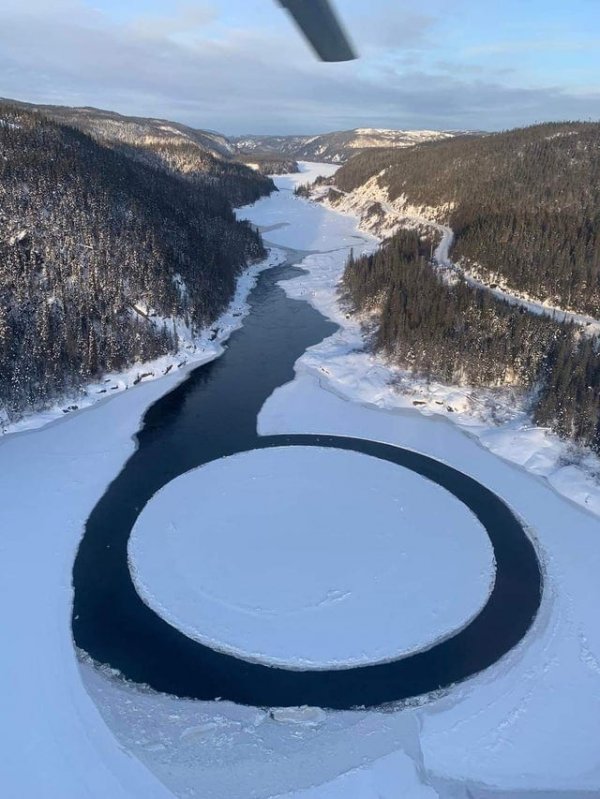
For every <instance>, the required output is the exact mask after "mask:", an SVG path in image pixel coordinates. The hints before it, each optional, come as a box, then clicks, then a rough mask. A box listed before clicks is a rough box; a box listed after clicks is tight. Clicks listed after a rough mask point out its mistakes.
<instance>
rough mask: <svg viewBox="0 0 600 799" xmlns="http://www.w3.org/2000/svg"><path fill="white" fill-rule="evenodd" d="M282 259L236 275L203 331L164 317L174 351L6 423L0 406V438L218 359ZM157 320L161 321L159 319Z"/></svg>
mask: <svg viewBox="0 0 600 799" xmlns="http://www.w3.org/2000/svg"><path fill="white" fill-rule="evenodd" d="M284 258H285V254H284V253H283V252H282V251H281V250H278V249H273V250H271V251H269V253H268V255H267V257H266V258H265V259H264V260H263V261H260V262H259V263H256V264H253V265H251V266H249V267H248V268H247V269H246V270H245V271H244V272H243V273H242V274H241V275H240V277H239V278H238V281H237V286H236V291H235V295H234V297H233V299H232V301H231V303H230V304H229V306H228V307H227V309H226V310H225V311H224V312H223V313H222V314H221V316H220V317H219V318H218V319H216V320H215V322H214V324H212V325H210V326H209V327H207V328H205V329H204V330H201V331H199V332H198V333H194V332H193V331H192V330H190V328H189V327H187V326H186V325H185V324H183V322H181V321H177V320H173V319H169V320H165V321H167V322H168V324H169V326H170V327H172V326H173V325H175V329H176V330H177V336H178V340H179V348H178V350H177V352H174V353H170V354H168V355H163V356H161V357H160V358H155V359H154V360H152V361H143V362H139V363H134V364H132V365H131V366H130V367H129V368H128V369H125V370H123V371H122V372H114V373H109V374H106V375H104V377H103V378H102V379H101V380H100V381H99V382H97V383H89V384H88V385H87V386H85V388H84V389H82V390H81V391H79V392H77V393H76V394H73V395H72V396H70V397H64V398H62V399H61V400H60V401H57V402H55V403H54V404H53V405H51V406H49V407H48V408H46V409H44V410H42V411H36V412H31V413H26V414H24V416H23V417H22V418H21V419H19V420H18V421H13V422H8V421H7V420H6V419H5V417H4V414H3V412H2V409H0V439H1V438H2V436H3V435H8V434H11V433H19V432H23V431H25V430H36V429H39V428H40V427H45V426H46V425H47V424H49V423H51V422H54V421H56V420H58V419H62V418H63V417H64V416H66V415H72V414H73V413H77V412H78V411H81V410H85V409H86V408H90V407H92V406H93V405H96V404H97V403H99V402H102V401H104V400H106V399H108V398H112V397H114V396H116V395H118V394H120V393H121V392H122V391H128V390H129V389H134V388H137V387H138V386H139V385H140V384H141V383H150V382H152V381H153V380H159V379H160V378H162V377H165V376H166V375H169V374H171V373H172V372H173V371H178V370H179V371H182V370H183V374H186V373H187V372H188V371H189V369H187V367H196V366H200V365H201V364H203V363H208V361H212V360H214V359H215V358H218V357H219V355H220V354H221V353H222V352H223V346H222V345H223V342H225V341H227V339H228V338H229V336H230V335H231V334H232V333H233V331H234V330H237V329H238V328H239V327H240V325H241V323H242V321H243V318H244V316H245V315H246V313H247V312H248V306H247V304H246V298H247V297H248V294H249V293H250V290H251V289H252V287H253V286H254V284H255V283H256V278H257V277H258V275H259V274H260V273H261V272H262V271H263V270H264V269H269V268H270V267H272V266H275V265H276V264H278V263H281V262H282V261H283V260H284ZM160 323H161V324H162V320H160Z"/></svg>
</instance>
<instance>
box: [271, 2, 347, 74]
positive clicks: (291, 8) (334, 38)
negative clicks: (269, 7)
mask: <svg viewBox="0 0 600 799" xmlns="http://www.w3.org/2000/svg"><path fill="white" fill-rule="evenodd" d="M278 2H279V5H281V6H283V8H285V9H286V10H287V11H288V12H289V13H290V14H291V16H292V17H293V18H294V21H295V22H296V24H297V25H298V27H299V28H300V30H301V31H302V33H303V34H304V36H305V37H306V38H307V39H308V42H309V43H310V45H311V46H312V48H313V50H314V51H315V52H316V54H317V55H318V56H319V58H320V59H321V60H322V61H352V60H353V59H355V58H356V53H355V52H354V50H353V48H352V45H351V44H350V41H349V39H348V36H347V35H346V33H345V31H344V29H343V28H342V26H341V24H340V22H339V20H338V18H337V17H336V14H335V12H334V10H333V8H332V7H331V4H330V3H329V0H278Z"/></svg>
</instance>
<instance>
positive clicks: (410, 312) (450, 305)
mask: <svg viewBox="0 0 600 799" xmlns="http://www.w3.org/2000/svg"><path fill="white" fill-rule="evenodd" d="M429 253H430V244H429V242H424V241H423V240H422V238H421V237H420V235H419V234H418V233H417V232H415V231H408V230H402V231H400V232H399V233H397V234H396V235H395V236H394V237H393V238H392V239H391V240H390V241H388V242H387V243H386V244H385V245H383V246H382V247H381V248H380V249H379V250H378V251H377V252H376V253H374V254H372V255H368V256H363V257H361V258H358V259H355V258H353V257H352V258H351V259H350V260H349V262H348V264H347V266H346V271H345V275H344V289H345V292H346V295H347V299H348V301H349V302H350V303H351V305H352V306H353V308H354V310H355V311H358V312H366V311H368V312H369V313H370V314H374V316H375V319H376V330H375V333H374V337H373V346H374V349H375V350H376V351H380V352H383V353H385V355H386V356H387V357H389V358H391V359H392V360H394V362H396V363H397V364H399V365H400V366H402V367H405V368H409V369H413V370H414V371H415V372H417V373H419V374H421V375H424V376H426V377H431V378H434V379H438V380H442V381H446V382H454V383H463V384H470V385H476V386H501V385H506V384H510V385H516V386H520V387H522V388H524V389H534V388H535V389H536V390H535V391H534V392H532V394H533V396H534V408H533V414H534V419H535V421H536V422H537V423H538V424H540V425H543V426H549V427H551V428H552V429H554V430H555V431H556V432H558V433H559V434H560V435H561V436H563V437H565V438H572V439H574V440H576V441H578V442H579V443H582V444H584V445H588V446H591V447H592V448H593V449H594V450H595V451H596V452H599V453H600V355H599V352H598V341H597V339H595V338H592V337H589V336H585V335H584V334H582V332H581V330H580V329H579V328H577V327H575V326H573V325H568V324H559V323H557V322H556V321H554V320H552V319H551V318H549V317H546V316H536V315H534V314H530V313H528V312H527V311H525V310H523V309H522V308H519V307H517V306H514V305H509V304H508V303H506V302H503V301H502V300H499V299H496V298H495V297H493V296H492V295H490V293H489V292H486V291H484V290H481V289H477V288H473V287H472V286H469V285H467V284H466V282H465V281H464V280H462V279H456V280H454V281H453V282H451V283H449V282H447V280H445V279H444V278H443V277H442V276H441V275H440V273H439V272H438V271H437V270H436V269H435V267H433V266H432V265H431V264H430V263H429V261H428V260H427V256H428V255H429Z"/></svg>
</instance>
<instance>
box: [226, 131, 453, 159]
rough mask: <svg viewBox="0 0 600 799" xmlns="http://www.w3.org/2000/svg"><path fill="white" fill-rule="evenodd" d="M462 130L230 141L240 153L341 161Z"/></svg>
mask: <svg viewBox="0 0 600 799" xmlns="http://www.w3.org/2000/svg"><path fill="white" fill-rule="evenodd" d="M465 133H466V132H464V131H448V130H441V131H439V130H390V129H386V128H355V129H354V130H344V131H335V132H333V133H323V134H320V135H316V136H254V135H248V136H237V137H232V138H231V140H230V141H231V144H232V145H233V146H234V147H235V148H236V149H237V151H238V152H240V153H244V154H249V153H252V152H253V151H255V150H258V151H260V152H263V153H281V154H283V155H287V156H291V157H293V158H297V159H300V160H305V161H324V162H327V163H334V164H341V163H344V162H346V161H347V160H348V159H349V158H352V156H354V155H357V154H358V153H361V152H364V151H365V150H371V149H374V148H381V147H386V148H390V147H391V148H405V147H412V146H414V145H417V144H424V143H426V142H433V141H441V140H444V139H451V138H453V137H454V136H457V135H460V134H463V135H465Z"/></svg>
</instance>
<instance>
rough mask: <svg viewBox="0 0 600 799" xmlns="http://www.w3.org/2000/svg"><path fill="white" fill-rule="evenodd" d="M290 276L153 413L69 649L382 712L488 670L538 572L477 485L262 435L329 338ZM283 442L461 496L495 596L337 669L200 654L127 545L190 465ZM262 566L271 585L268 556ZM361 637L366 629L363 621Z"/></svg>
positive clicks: (277, 697)
mask: <svg viewBox="0 0 600 799" xmlns="http://www.w3.org/2000/svg"><path fill="white" fill-rule="evenodd" d="M297 274H298V270H297V269H296V268H294V267H291V266H283V267H277V268H275V269H272V270H268V271H266V272H263V273H262V275H261V276H260V278H259V281H258V284H257V286H256V288H255V289H254V290H253V291H252V293H251V295H250V306H251V312H250V314H249V315H248V317H247V318H246V319H245V321H244V325H243V327H242V328H241V329H240V330H238V331H237V332H236V333H234V334H233V335H232V336H231V338H230V340H229V343H228V345H227V349H226V352H225V353H224V355H223V356H222V357H221V358H219V359H217V360H216V361H213V362H211V363H209V364H207V365H205V366H201V367H199V368H197V369H196V370H195V371H193V372H192V373H191V375H190V376H189V377H188V379H187V380H185V382H183V383H182V384H181V385H180V386H179V387H178V388H176V389H174V390H173V391H172V392H171V393H169V394H167V395H166V396H165V397H163V398H162V399H160V400H158V401H157V402H156V403H155V404H154V405H152V406H151V407H150V408H149V410H148V411H147V413H146V415H145V417H144V420H143V425H142V428H141V429H140V431H139V433H138V434H137V443H138V448H137V450H136V452H135V453H134V454H133V455H132V456H131V458H130V459H129V460H128V462H127V463H126V464H125V466H124V467H123V470H122V471H121V473H120V474H119V475H118V476H117V478H116V479H115V480H114V481H113V483H112V484H111V485H110V486H109V488H108V489H107V491H106V493H105V494H104V496H103V497H102V498H101V499H100V501H99V502H98V504H97V505H96V507H95V508H94V511H93V512H92V514H91V516H90V518H89V520H88V522H87V525H86V529H85V535H84V537H83V539H82V542H81V545H80V548H79V551H78V554H77V558H76V561H75V564H74V569H73V583H74V588H75V598H74V607H73V620H72V624H73V635H74V640H75V643H76V645H77V646H78V647H80V648H81V649H83V650H84V651H85V652H87V653H88V654H89V655H90V656H91V657H92V658H93V659H94V660H95V661H97V662H98V663H102V664H107V665H109V666H111V667H112V668H115V669H118V670H119V671H120V672H121V673H122V674H123V676H124V677H126V678H127V679H128V680H131V681H134V682H136V683H140V684H144V685H148V686H150V687H151V688H153V689H155V690H157V691H161V692H164V693H169V694H173V695H176V696H180V697H188V698H196V699H207V700H208V699H215V698H217V697H221V698H222V699H227V700H231V701H234V702H238V703H242V704H247V705H256V706H262V707H275V706H277V707H279V706H290V705H294V706H295V705H304V704H306V705H314V706H320V707H328V708H353V707H358V706H377V705H381V704H384V703H389V702H393V701H397V700H402V699H407V698H409V697H413V696H416V695H420V694H424V693H427V692H430V691H433V690H437V689H439V688H443V687H446V686H449V685H451V684H453V683H455V682H458V681H461V680H464V679H466V678H468V677H469V676H471V675H473V674H475V673H477V672H479V671H482V670H483V669H485V668H486V667H488V666H490V665H491V664H493V663H495V662H496V661H497V660H498V659H499V658H500V657H502V655H504V654H505V653H506V652H508V651H509V650H510V649H511V648H512V647H514V646H515V645H516V644H517V643H518V642H519V641H520V640H521V639H522V637H523V636H524V635H525V633H526V632H527V630H528V629H529V627H530V625H531V623H532V621H533V619H534V617H535V614H536V612H537V610H538V607H539V604H540V599H541V590H542V577H541V573H540V568H539V563H538V560H537V557H536V553H535V550H534V547H533V545H532V543H531V541H530V539H529V538H528V536H527V535H526V534H525V532H524V530H523V527H522V525H521V523H520V522H519V521H518V519H517V518H515V516H514V515H513V514H512V512H511V511H510V510H509V509H508V508H507V506H506V505H505V504H504V503H503V502H502V500H500V499H499V498H498V497H497V496H496V495H494V494H493V493H492V492H490V491H489V490H488V489H486V488H484V487H483V486H481V485H480V484H479V483H477V482H476V481H475V480H473V479H472V478H470V477H467V476H466V475H463V474H461V473H460V472H458V471H456V470H454V469H452V468H450V467H449V466H446V465H444V464H442V463H440V462H438V461H435V460H433V459H431V458H428V457H426V456H424V455H419V454H417V453H414V452H410V451H408V450H403V449H401V448H398V447H393V446H390V445H385V444H380V443H377V442H372V441H367V440H363V439H354V438H338V437H335V436H313V435H306V436H301V435H300V436H297V435H294V436H269V437H259V436H258V435H257V432H256V424H257V415H258V413H259V411H260V409H261V407H262V405H263V404H264V402H265V401H266V399H267V398H268V397H269V395H270V394H271V393H272V392H273V391H274V390H275V389H276V388H277V387H278V386H281V385H283V384H284V383H286V382H288V381H290V380H291V379H292V378H293V377H294V363H295V361H296V360H297V359H298V358H299V357H300V355H302V353H303V352H304V351H305V350H306V349H307V347H310V346H311V345H313V344H316V343H318V342H320V341H322V340H323V339H324V338H325V337H327V336H329V335H331V334H332V333H333V332H334V331H335V330H336V326H335V325H334V324H332V323H331V322H329V321H327V320H326V319H325V318H324V317H323V316H322V315H321V314H320V313H318V311H316V310H315V309H313V308H312V307H311V306H310V305H309V304H308V303H307V302H304V301H298V300H293V299H290V298H288V297H287V296H286V294H285V292H284V291H283V290H282V289H281V288H280V287H279V286H278V285H277V282H278V281H279V280H281V279H282V278H285V277H293V276H295V275H297ZM282 445H291V446H293V445H303V446H311V445H318V446H321V447H322V446H331V447H337V448H340V449H351V450H355V451H358V452H363V453H365V454H368V455H372V456H375V457H378V458H383V459H386V460H389V461H392V462H393V463H396V464H398V465H399V466H401V467H404V468H408V469H411V470H413V471H415V472H417V473H419V474H421V475H423V476H424V477H426V478H427V479H430V480H433V481H435V482H436V483H438V484H439V485H441V486H443V487H444V488H446V489H447V490H448V491H450V492H451V493H452V494H454V495H455V496H456V497H457V498H458V499H459V500H461V501H462V502H464V503H465V504H466V505H467V506H468V507H469V508H470V509H471V510H472V511H473V512H474V513H475V514H476V516H477V517H478V518H479V520H480V521H481V522H482V524H483V525H484V527H485V528H486V530H487V533H488V535H489V537H490V540H491V542H492V546H493V549H494V554H495V558H496V564H497V574H496V581H495V585H494V588H493V590H492V593H491V595H490V598H489V600H488V602H487V604H486V605H485V607H484V608H483V609H482V611H481V612H480V614H479V615H478V616H477V617H476V618H475V619H474V620H473V621H472V622H471V623H470V624H469V625H468V626H467V627H465V628H464V629H463V630H461V631H460V632H457V633H456V634H455V635H453V636H452V637H450V638H448V639H446V640H444V641H442V642H440V643H438V644H437V645H435V646H433V647H432V648H431V649H429V650H426V651H423V652H420V653H417V654H415V655H411V656H407V657H404V658H402V659H399V660H395V661H391V662H388V663H382V664H376V665H373V666H363V667H355V668H348V669H338V670H332V671H292V670H288V669H284V668H279V667H270V666H263V665H260V664H256V663H250V662H247V661H244V660H241V659H239V658H236V657H233V656H231V655H227V654H223V653H220V652H216V651H214V650H212V649H210V648H208V647H206V646H203V645H202V644H199V643H197V642H195V641H193V640H192V639H190V638H188V637H186V636H185V635H183V634H182V633H180V632H179V631H178V630H176V629H175V628H174V627H172V626H170V625H169V624H168V623H167V622H165V621H163V620H162V619H161V618H160V617H159V616H158V615H157V614H156V613H155V612H154V611H153V610H151V609H150V608H149V607H147V605H145V604H144V603H143V601H142V600H141V599H140V598H139V596H138V594H137V593H136V591H135V588H134V586H133V583H132V580H131V576H130V573H129V568H128V563H127V542H128V538H129V535H130V532H131V529H132V527H133V525H134V523H135V521H136V519H137V517H138V515H139V513H140V511H141V510H142V508H143V507H144V505H145V504H146V503H147V502H148V500H149V499H150V498H151V497H152V496H153V494H155V493H156V491H158V490H159V489H160V488H161V487H162V486H164V485H165V484H166V483H168V482H169V481H170V480H172V479H174V478H175V477H177V476H178V475H181V474H183V473H184V472H187V471H188V470H190V469H193V468H195V467H197V466H200V465H202V464H205V463H207V462H209V461H211V460H214V459H216V458H220V457H223V456H225V455H231V454H234V453H236V452H242V451H246V450H252V449H257V448H260V447H272V446H282ZM399 477H401V473H400V470H399ZM199 512H200V513H201V511H199ZM314 557H315V559H317V558H318V557H319V552H318V551H315V553H314ZM264 565H265V575H266V577H267V578H268V569H269V563H268V557H265V564H264ZM449 601H452V598H451V597H449ZM405 612H406V609H405V608H399V609H398V613H399V614H400V613H405ZM350 623H351V622H350ZM356 635H357V636H360V635H361V629H360V625H359V624H357V625H356Z"/></svg>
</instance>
